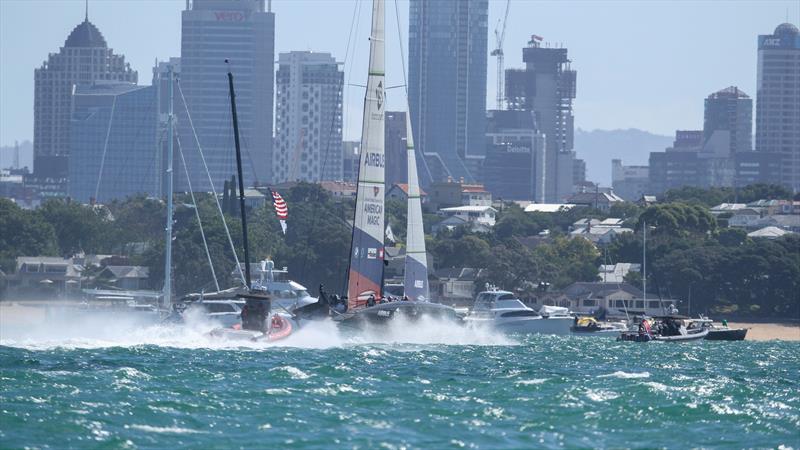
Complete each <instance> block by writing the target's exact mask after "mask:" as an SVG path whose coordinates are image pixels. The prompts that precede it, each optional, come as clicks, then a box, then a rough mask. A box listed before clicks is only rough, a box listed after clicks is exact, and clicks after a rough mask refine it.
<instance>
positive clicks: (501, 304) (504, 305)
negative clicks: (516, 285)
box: [494, 298, 528, 309]
mask: <svg viewBox="0 0 800 450" xmlns="http://www.w3.org/2000/svg"><path fill="white" fill-rule="evenodd" d="M494 308H495V309H528V307H527V306H525V304H524V303H522V302H521V301H519V300H518V299H516V298H511V299H499V300H497V301H496V302H494Z"/></svg>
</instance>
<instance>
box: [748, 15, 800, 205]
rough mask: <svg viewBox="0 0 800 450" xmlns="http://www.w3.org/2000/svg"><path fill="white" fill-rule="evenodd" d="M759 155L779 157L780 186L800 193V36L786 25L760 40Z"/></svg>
mask: <svg viewBox="0 0 800 450" xmlns="http://www.w3.org/2000/svg"><path fill="white" fill-rule="evenodd" d="M757 87H758V92H757V94H756V151H759V152H769V153H780V154H781V164H780V166H781V169H780V177H779V179H778V180H776V181H779V182H780V183H781V184H783V185H785V186H787V187H789V188H791V189H793V190H794V191H795V192H797V191H800V32H798V30H797V27H796V26H794V25H792V24H790V23H783V24H780V25H778V27H777V28H775V32H774V33H772V34H767V35H760V36H758V82H757Z"/></svg>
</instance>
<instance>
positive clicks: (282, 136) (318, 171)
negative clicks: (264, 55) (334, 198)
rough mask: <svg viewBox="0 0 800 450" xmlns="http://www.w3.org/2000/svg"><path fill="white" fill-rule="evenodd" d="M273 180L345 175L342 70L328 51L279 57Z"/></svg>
mask: <svg viewBox="0 0 800 450" xmlns="http://www.w3.org/2000/svg"><path fill="white" fill-rule="evenodd" d="M276 81H277V83H276V84H277V94H276V102H277V106H276V112H275V114H276V120H275V148H274V151H273V157H272V167H273V174H272V179H273V182H275V183H280V182H284V181H310V182H320V181H341V180H342V176H343V174H342V164H343V162H342V86H343V83H344V72H342V71H341V70H340V69H339V63H337V62H336V60H335V59H334V58H333V57H332V56H331V55H330V53H312V52H290V53H281V54H280V55H279V57H278V72H277V75H276Z"/></svg>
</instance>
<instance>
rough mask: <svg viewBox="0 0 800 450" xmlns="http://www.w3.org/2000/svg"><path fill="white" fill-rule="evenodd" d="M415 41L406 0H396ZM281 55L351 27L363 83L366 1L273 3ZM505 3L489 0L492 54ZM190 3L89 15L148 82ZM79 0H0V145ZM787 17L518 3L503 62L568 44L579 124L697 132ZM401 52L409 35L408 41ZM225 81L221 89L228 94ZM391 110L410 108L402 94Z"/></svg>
mask: <svg viewBox="0 0 800 450" xmlns="http://www.w3.org/2000/svg"><path fill="white" fill-rule="evenodd" d="M386 1H387V3H386V10H387V17H386V29H387V38H386V39H387V78H388V80H387V85H388V86H393V85H399V84H402V82H403V81H402V72H401V65H400V51H399V47H398V45H397V42H398V32H397V25H396V19H395V14H394V11H395V3H394V2H395V0H386ZM397 1H398V5H397V7H398V9H399V11H400V22H401V29H402V34H403V37H404V39H407V38H408V25H407V23H408V1H407V0H397ZM272 4H273V5H272V9H273V11H274V12H275V14H276V36H275V39H276V44H275V49H276V53H277V52H283V51H290V50H314V51H320V52H331V53H333V55H334V56H335V57H336V59H337V60H339V61H343V60H344V58H345V53H346V48H347V38H348V33H349V31H350V28H351V24H353V23H354V21H353V17H354V12H357V13H358V14H355V15H356V16H357V17H358V20H357V21H355V24H356V25H357V30H356V32H355V33H354V39H355V40H354V42H353V43H354V44H355V45H354V47H355V52H353V53H351V55H350V56H349V57H348V58H347V61H346V65H345V68H344V70H345V77H346V79H348V80H349V82H350V83H353V84H363V83H364V80H365V79H366V60H367V52H368V43H367V36H368V26H369V14H370V2H369V1H366V0H361V1H359V0H273V2H272ZM505 4H506V2H505V0H491V1H490V3H489V50H491V49H492V48H493V46H494V42H495V39H494V33H493V31H494V28H495V25H496V23H497V21H498V19H500V18H501V17H502V15H503V13H504V10H505ZM184 6H185V1H184V0H102V1H101V0H91V1H90V2H89V19H90V20H91V21H92V22H93V23H94V24H95V25H97V26H98V28H99V29H100V31H101V32H102V33H103V35H104V36H105V38H106V41H107V42H108V43H109V45H110V46H111V47H112V48H113V49H114V50H115V51H116V52H117V53H122V54H124V55H125V57H126V60H127V61H128V62H129V63H130V64H131V66H132V67H133V68H134V69H136V70H138V72H139V82H140V84H150V80H151V77H152V75H151V69H152V66H153V62H154V61H155V60H156V59H161V60H163V59H166V58H168V57H170V56H179V55H180V29H181V15H180V11H181V10H182V9H183V8H184ZM83 15H84V2H83V0H0V144H10V143H13V142H14V140H15V139H16V140H23V139H30V138H32V136H33V70H34V69H35V68H36V67H39V66H40V65H41V64H42V62H43V61H45V60H46V59H47V55H48V53H51V52H57V51H58V49H59V47H60V46H62V45H63V44H64V40H65V39H66V37H67V35H68V34H69V32H70V31H71V30H72V28H73V27H74V26H75V25H77V24H78V23H79V22H81V21H82V20H83ZM787 17H788V19H789V21H790V22H792V23H795V24H797V23H798V18H799V17H800V1H798V0H759V1H745V0H742V1H688V0H686V1H680V0H675V1H600V0H593V1H590V0H585V1H536V0H512V1H511V12H510V14H509V18H508V25H507V31H506V39H505V45H504V49H505V54H506V67H507V68H509V67H521V66H522V51H521V48H522V47H523V46H524V45H525V44H526V42H527V41H528V39H529V36H530V35H531V34H537V35H540V36H543V37H544V38H545V40H546V41H550V42H552V43H559V44H560V45H563V46H565V47H567V48H569V55H570V58H571V59H572V61H573V63H572V67H573V68H575V69H577V71H578V98H577V99H576V101H575V124H576V126H577V127H581V128H584V129H616V128H641V129H644V130H648V131H651V132H656V133H661V134H672V133H673V131H674V130H675V129H697V128H701V127H702V120H703V98H704V97H705V96H707V95H708V94H709V93H711V92H714V91H716V90H718V89H722V88H724V87H727V86H730V85H736V86H739V87H740V88H741V89H743V90H744V91H745V92H747V93H748V94H750V95H751V96H753V97H754V96H755V84H756V36H757V35H758V34H767V33H771V32H772V30H773V29H774V28H775V26H777V25H778V24H779V23H781V22H784V21H786V19H787ZM404 47H406V49H405V51H406V53H407V52H408V49H407V41H406V42H404ZM488 58H489V59H488V66H487V72H488V85H487V104H488V105H489V106H490V107H493V105H494V104H495V100H494V99H495V86H496V81H495V79H496V77H495V73H496V66H495V64H496V63H495V59H494V57H488ZM224 82H225V80H220V89H225V85H224ZM362 96H363V93H362V92H361V90H360V89H359V88H357V87H351V88H348V89H347V91H346V102H345V121H346V124H345V138H346V139H357V138H358V137H359V135H360V120H361V119H360V114H361V101H362ZM388 97H389V99H388V102H389V107H390V108H393V109H399V110H404V109H405V99H404V97H403V95H402V90H401V89H395V90H391V91H390V92H389V93H388Z"/></svg>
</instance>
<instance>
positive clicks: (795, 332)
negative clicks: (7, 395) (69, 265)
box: [0, 300, 800, 342]
mask: <svg viewBox="0 0 800 450" xmlns="http://www.w3.org/2000/svg"><path fill="white" fill-rule="evenodd" d="M76 306H78V302H63V301H35V300H34V301H24V300H23V301H8V300H5V301H0V327H2V326H3V325H4V322H6V323H5V324H6V325H7V324H8V323H9V322H11V323H14V324H16V325H20V324H23V325H37V324H41V323H42V322H44V321H45V320H46V318H47V316H48V314H47V312H48V309H49V308H58V307H66V308H75V307H76ZM768 320H769V319H739V320H729V321H728V326H729V327H730V328H747V329H748V331H747V337H746V338H745V340H747V341H771V340H781V341H791V342H797V341H800V323H799V322H797V321H788V320H787V321H776V320H772V321H768ZM720 322H721V321H719V320H717V321H715V323H720Z"/></svg>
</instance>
